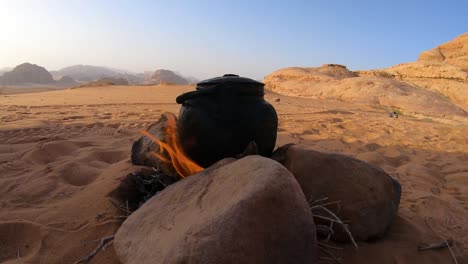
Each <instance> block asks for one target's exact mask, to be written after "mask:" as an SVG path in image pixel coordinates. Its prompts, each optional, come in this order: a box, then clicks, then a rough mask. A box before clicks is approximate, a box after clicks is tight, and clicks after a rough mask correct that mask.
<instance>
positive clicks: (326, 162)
mask: <svg viewBox="0 0 468 264" xmlns="http://www.w3.org/2000/svg"><path fill="white" fill-rule="evenodd" d="M273 158H274V159H276V160H278V161H279V162H281V163H282V164H283V165H284V166H285V167H286V168H287V169H288V170H289V171H290V172H291V173H292V174H293V175H294V177H296V179H297V181H298V182H299V184H300V185H301V188H302V190H303V192H304V194H305V195H306V197H307V199H308V201H311V202H313V201H317V200H320V199H322V198H324V197H328V201H330V202H340V209H339V210H338V209H337V208H335V209H332V210H333V211H334V213H335V214H336V215H337V216H338V217H339V218H340V219H341V220H343V221H345V222H347V221H349V228H350V231H351V233H352V234H353V236H354V238H355V239H358V240H368V239H372V238H378V237H381V236H383V234H384V233H385V231H386V230H387V229H388V227H389V226H390V224H391V222H392V220H393V219H394V218H395V216H396V214H397V212H398V206H399V203H400V196H401V187H400V184H399V183H398V182H397V181H396V180H394V179H392V177H390V176H389V175H388V174H387V173H385V172H384V171H383V170H381V169H380V168H377V167H375V166H373V165H371V164H368V163H366V162H364V161H361V160H357V159H355V158H352V157H349V156H345V155H342V154H334V153H321V152H317V151H314V150H311V149H307V148H305V147H303V146H300V145H287V146H284V147H282V148H280V149H278V150H277V151H275V153H274V154H273ZM334 227H335V228H336V229H335V236H334V238H335V239H336V240H338V241H347V240H348V236H347V235H346V233H345V232H344V230H343V229H342V228H340V226H339V225H334Z"/></svg>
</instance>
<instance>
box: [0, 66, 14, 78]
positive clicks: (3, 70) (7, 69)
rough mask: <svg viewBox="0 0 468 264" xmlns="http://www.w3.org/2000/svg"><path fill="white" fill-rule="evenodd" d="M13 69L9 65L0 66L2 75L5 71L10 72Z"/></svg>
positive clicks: (0, 74)
mask: <svg viewBox="0 0 468 264" xmlns="http://www.w3.org/2000/svg"><path fill="white" fill-rule="evenodd" d="M11 70H13V68H9V67H6V68H0V76H2V75H3V74H4V73H5V72H9V71H11Z"/></svg>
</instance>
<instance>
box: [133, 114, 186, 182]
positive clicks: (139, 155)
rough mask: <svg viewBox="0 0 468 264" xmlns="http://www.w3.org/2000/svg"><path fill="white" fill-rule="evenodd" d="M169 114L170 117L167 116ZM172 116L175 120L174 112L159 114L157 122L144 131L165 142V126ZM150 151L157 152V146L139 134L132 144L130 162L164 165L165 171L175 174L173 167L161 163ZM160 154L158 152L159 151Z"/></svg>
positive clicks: (155, 165)
mask: <svg viewBox="0 0 468 264" xmlns="http://www.w3.org/2000/svg"><path fill="white" fill-rule="evenodd" d="M169 115H171V117H169ZM169 118H172V119H174V120H177V118H176V117H175V115H174V114H172V113H165V114H162V115H161V118H160V119H159V120H158V122H156V123H154V124H152V125H150V126H149V127H148V128H147V129H146V131H147V132H148V133H149V134H151V135H152V136H153V137H154V138H156V139H158V140H160V141H161V142H165V143H166V142H167V140H166V139H167V138H166V137H167V134H166V128H167V126H168V125H169V124H168V120H169ZM152 152H156V153H159V152H160V149H159V146H158V145H157V144H156V143H155V142H153V141H152V140H151V139H150V138H148V137H147V136H141V137H140V138H139V139H138V140H137V141H135V142H134V143H133V145H132V155H131V159H132V163H133V164H135V165H143V166H149V167H154V168H158V167H159V166H164V168H163V170H164V172H165V173H167V174H169V175H172V176H176V175H177V174H176V172H175V170H174V168H173V167H171V166H169V165H167V164H163V163H162V162H161V161H160V159H158V158H156V157H155V156H154V155H153V154H152ZM159 154H160V153H159Z"/></svg>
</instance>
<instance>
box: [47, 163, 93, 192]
mask: <svg viewBox="0 0 468 264" xmlns="http://www.w3.org/2000/svg"><path fill="white" fill-rule="evenodd" d="M100 172H101V171H100V170H99V169H96V168H94V167H91V166H88V165H87V164H84V163H77V162H68V163H65V164H61V165H58V166H57V167H56V168H54V172H53V174H56V175H57V176H58V177H60V178H61V179H63V180H64V181H65V182H67V183H68V184H70V185H73V186H84V185H88V184H90V183H92V182H93V181H94V180H96V178H97V176H98V175H99V173H100Z"/></svg>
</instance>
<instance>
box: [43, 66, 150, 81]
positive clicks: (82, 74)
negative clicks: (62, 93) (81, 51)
mask: <svg viewBox="0 0 468 264" xmlns="http://www.w3.org/2000/svg"><path fill="white" fill-rule="evenodd" d="M51 73H52V75H53V76H54V77H55V78H61V77H62V76H70V77H72V78H73V79H75V80H77V81H80V82H91V81H97V80H102V79H104V78H112V79H117V78H119V79H125V80H126V82H127V83H133V84H140V83H143V80H144V77H143V75H142V74H132V73H129V72H127V71H124V70H118V69H111V68H108V67H103V66H93V65H73V66H69V67H65V68H63V69H60V70H58V71H53V72H51Z"/></svg>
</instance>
